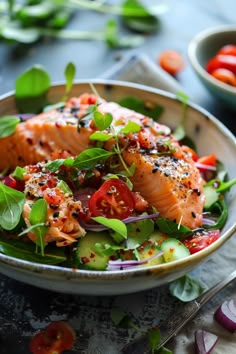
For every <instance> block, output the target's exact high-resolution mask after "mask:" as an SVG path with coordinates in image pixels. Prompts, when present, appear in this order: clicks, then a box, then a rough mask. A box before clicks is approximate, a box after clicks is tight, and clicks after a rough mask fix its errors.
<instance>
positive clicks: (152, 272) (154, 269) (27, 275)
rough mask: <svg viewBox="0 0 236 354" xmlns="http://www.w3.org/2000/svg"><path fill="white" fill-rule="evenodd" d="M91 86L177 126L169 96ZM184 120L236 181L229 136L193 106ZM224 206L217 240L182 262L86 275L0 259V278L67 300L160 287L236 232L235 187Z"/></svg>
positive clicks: (108, 84)
mask: <svg viewBox="0 0 236 354" xmlns="http://www.w3.org/2000/svg"><path fill="white" fill-rule="evenodd" d="M91 82H92V83H93V84H94V85H95V87H96V89H97V91H98V92H99V94H100V96H101V97H104V98H105V99H106V100H108V101H119V100H120V99H122V98H124V97H127V96H133V97H137V98H139V99H142V100H144V101H149V102H154V103H156V104H157V103H158V104H159V105H161V106H162V107H163V108H164V112H163V114H162V116H161V119H160V122H161V123H165V124H167V125H169V126H171V127H173V128H174V127H176V126H177V125H178V124H179V123H180V121H181V117H182V114H183V106H182V102H180V100H179V99H177V97H176V95H174V94H170V93H167V92H164V91H161V90H158V89H154V88H149V87H147V86H142V85H138V84H131V83H124V82H116V81H109V80H106V81H105V80H94V81H92V80H91V81H90V83H91ZM64 92H65V86H64V85H54V86H53V87H52V88H51V90H50V92H49V97H48V98H49V102H52V103H53V102H58V101H59V100H60V98H61V97H62V96H63V94H64ZM84 92H91V88H90V85H89V83H88V81H80V82H79V83H77V84H74V85H73V89H72V92H71V96H78V95H80V94H82V93H84ZM14 113H16V108H15V101H14V94H13V93H10V94H7V95H4V96H2V97H0V117H1V116H3V115H7V114H14ZM186 114H187V122H186V132H187V135H188V136H189V137H190V138H192V139H193V140H194V141H195V144H196V146H197V147H198V152H199V154H200V155H203V154H210V153H212V152H214V153H215V154H216V155H217V158H218V159H219V160H221V161H223V162H224V165H225V168H226V169H227V171H228V174H229V178H230V179H232V178H236V169H235V165H236V139H235V137H234V136H233V134H232V133H231V132H230V131H229V130H228V129H227V128H226V127H225V126H224V125H223V124H222V123H221V122H220V121H218V120H217V119H216V118H215V117H213V116H212V115H211V114H210V113H208V112H207V111H206V110H204V109H202V108H201V107H199V106H198V105H196V104H192V103H189V105H188V108H187V112H186ZM0 155H1V152H0ZM227 203H228V207H229V216H228V220H227V222H226V224H225V226H224V228H223V230H222V232H221V236H220V238H219V239H218V240H217V241H215V242H214V243H213V244H211V245H210V246H208V247H207V248H205V249H203V250H202V251H200V252H198V253H196V254H193V255H191V256H190V257H187V258H185V259H181V260H178V261H174V262H170V263H165V264H160V265H157V266H150V267H143V268H141V267H140V268H139V269H129V270H117V271H91V270H81V269H71V268H65V267H60V266H52V265H45V264H38V263H33V262H28V261H24V260H20V259H17V258H13V257H9V256H6V255H4V254H2V253H0V272H1V273H3V274H5V275H7V276H9V277H12V278H13V279H16V280H19V281H22V282H25V283H28V284H31V285H35V286H38V287H41V288H44V289H47V290H53V291H58V292H63V293H71V294H89V295H119V294H127V293H134V292H137V291H141V290H147V289H151V288H154V287H157V286H161V285H163V284H166V283H168V282H170V281H172V280H175V279H177V278H178V277H180V276H182V275H184V274H187V273H188V272H190V271H191V270H192V269H193V268H195V267H196V266H197V265H199V264H200V263H201V262H203V261H205V260H206V259H207V258H208V257H209V256H210V255H211V254H213V253H214V252H215V251H216V250H217V249H219V248H220V247H221V246H222V245H223V244H224V243H225V242H226V241H227V240H228V239H229V238H230V237H231V236H232V235H233V234H234V233H235V232H236V217H235V215H236V188H235V187H234V188H232V189H231V191H230V193H228V196H227ZM219 267H220V264H219ZM209 276H210V275H209Z"/></svg>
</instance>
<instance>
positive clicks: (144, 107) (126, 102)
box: [119, 96, 164, 121]
mask: <svg viewBox="0 0 236 354" xmlns="http://www.w3.org/2000/svg"><path fill="white" fill-rule="evenodd" d="M119 104H120V105H121V106H123V107H126V108H129V109H132V110H133V111H136V112H139V113H141V114H143V115H145V116H148V117H150V118H153V119H154V120H156V121H157V120H158V119H159V118H160V116H161V114H162V112H163V110H164V109H163V107H162V106H160V105H158V104H156V103H153V102H145V101H143V100H141V99H139V98H136V97H133V96H128V97H125V98H123V99H122V100H120V101H119Z"/></svg>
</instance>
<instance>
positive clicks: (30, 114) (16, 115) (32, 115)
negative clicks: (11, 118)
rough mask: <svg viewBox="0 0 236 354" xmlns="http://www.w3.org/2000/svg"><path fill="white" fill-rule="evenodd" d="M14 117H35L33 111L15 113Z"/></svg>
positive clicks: (25, 118)
mask: <svg viewBox="0 0 236 354" xmlns="http://www.w3.org/2000/svg"><path fill="white" fill-rule="evenodd" d="M15 117H18V118H20V119H22V120H23V121H25V120H28V119H31V118H33V117H35V114H33V113H21V114H15Z"/></svg>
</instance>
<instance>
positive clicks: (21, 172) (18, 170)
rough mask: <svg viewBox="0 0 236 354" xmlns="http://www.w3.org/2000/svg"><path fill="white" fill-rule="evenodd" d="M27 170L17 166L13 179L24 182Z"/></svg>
mask: <svg viewBox="0 0 236 354" xmlns="http://www.w3.org/2000/svg"><path fill="white" fill-rule="evenodd" d="M25 172H26V170H25V169H24V168H22V167H20V166H17V167H16V168H15V170H14V171H13V172H12V177H13V178H16V179H19V180H24V173H25Z"/></svg>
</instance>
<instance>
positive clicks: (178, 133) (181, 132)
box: [172, 92, 188, 141]
mask: <svg viewBox="0 0 236 354" xmlns="http://www.w3.org/2000/svg"><path fill="white" fill-rule="evenodd" d="M177 99H179V100H180V101H181V102H182V107H183V113H182V118H181V122H180V124H179V125H178V127H177V128H176V129H175V130H174V132H173V133H172V134H173V136H174V137H175V139H176V140H178V141H180V140H183V139H184V138H185V136H186V132H185V122H186V118H187V116H186V112H187V108H188V106H187V103H188V96H187V95H186V94H185V93H183V92H178V93H177Z"/></svg>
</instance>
